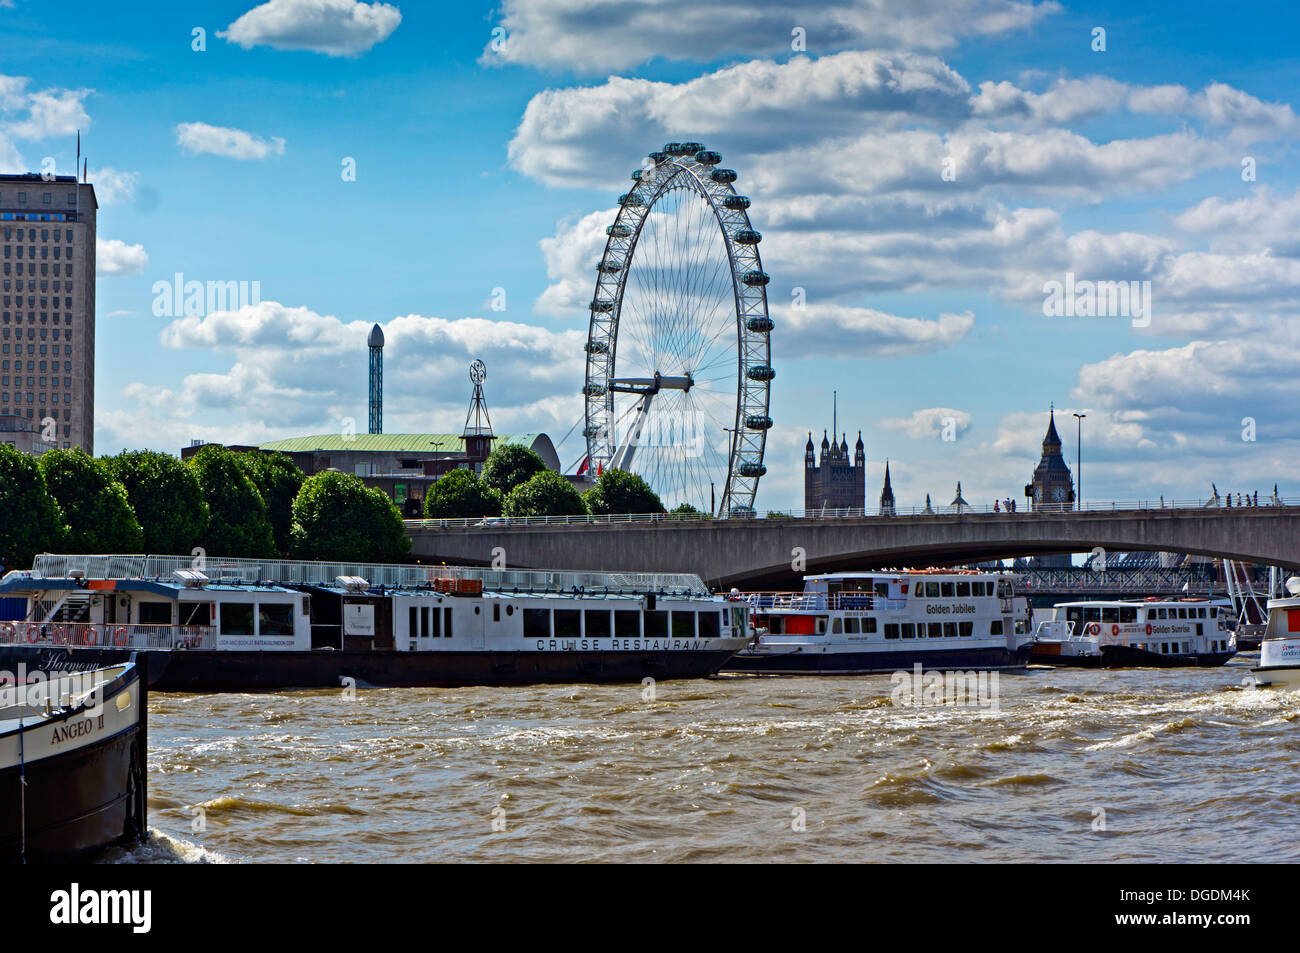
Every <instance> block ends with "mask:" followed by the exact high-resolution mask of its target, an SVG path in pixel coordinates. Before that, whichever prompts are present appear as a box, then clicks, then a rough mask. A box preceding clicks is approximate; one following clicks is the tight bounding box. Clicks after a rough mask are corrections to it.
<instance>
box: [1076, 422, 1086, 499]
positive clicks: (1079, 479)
mask: <svg viewBox="0 0 1300 953" xmlns="http://www.w3.org/2000/svg"><path fill="white" fill-rule="evenodd" d="M1087 416H1088V415H1087V414H1075V415H1074V421H1075V441H1074V450H1075V458H1074V490H1075V492H1074V508H1075V509H1076V510H1082V509H1083V418H1084V417H1087Z"/></svg>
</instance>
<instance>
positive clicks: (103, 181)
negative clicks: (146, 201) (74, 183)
mask: <svg viewBox="0 0 1300 953" xmlns="http://www.w3.org/2000/svg"><path fill="white" fill-rule="evenodd" d="M90 181H91V182H92V183H93V184H94V186H95V198H96V199H98V200H99V204H100V205H117V204H119V203H121V202H129V201H131V200H132V199H133V198H135V187H136V185H137V184H138V183H139V182H140V173H139V172H124V171H122V170H121V169H114V168H113V167H111V166H104V167H103V168H102V169H91V170H90Z"/></svg>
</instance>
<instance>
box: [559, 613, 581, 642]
mask: <svg viewBox="0 0 1300 953" xmlns="http://www.w3.org/2000/svg"><path fill="white" fill-rule="evenodd" d="M581 622H582V612H581V611H579V610H578V609H556V610H555V637H556V638H557V639H576V638H577V637H578V636H580V635H581V634H582V632H581V629H580V626H581Z"/></svg>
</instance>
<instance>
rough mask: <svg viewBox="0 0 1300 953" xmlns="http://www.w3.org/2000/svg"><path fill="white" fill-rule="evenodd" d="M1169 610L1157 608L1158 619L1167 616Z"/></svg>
mask: <svg viewBox="0 0 1300 953" xmlns="http://www.w3.org/2000/svg"><path fill="white" fill-rule="evenodd" d="M1167 611H1169V610H1167V609H1157V610H1156V618H1157V619H1164V618H1166V616H1165V613H1166V612H1167Z"/></svg>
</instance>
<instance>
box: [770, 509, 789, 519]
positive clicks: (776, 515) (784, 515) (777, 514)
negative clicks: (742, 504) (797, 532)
mask: <svg viewBox="0 0 1300 953" xmlns="http://www.w3.org/2000/svg"><path fill="white" fill-rule="evenodd" d="M767 518H768V519H770V520H788V519H789V518H790V514H789V513H782V512H781V511H780V510H771V511H769V512H768V514H767Z"/></svg>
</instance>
